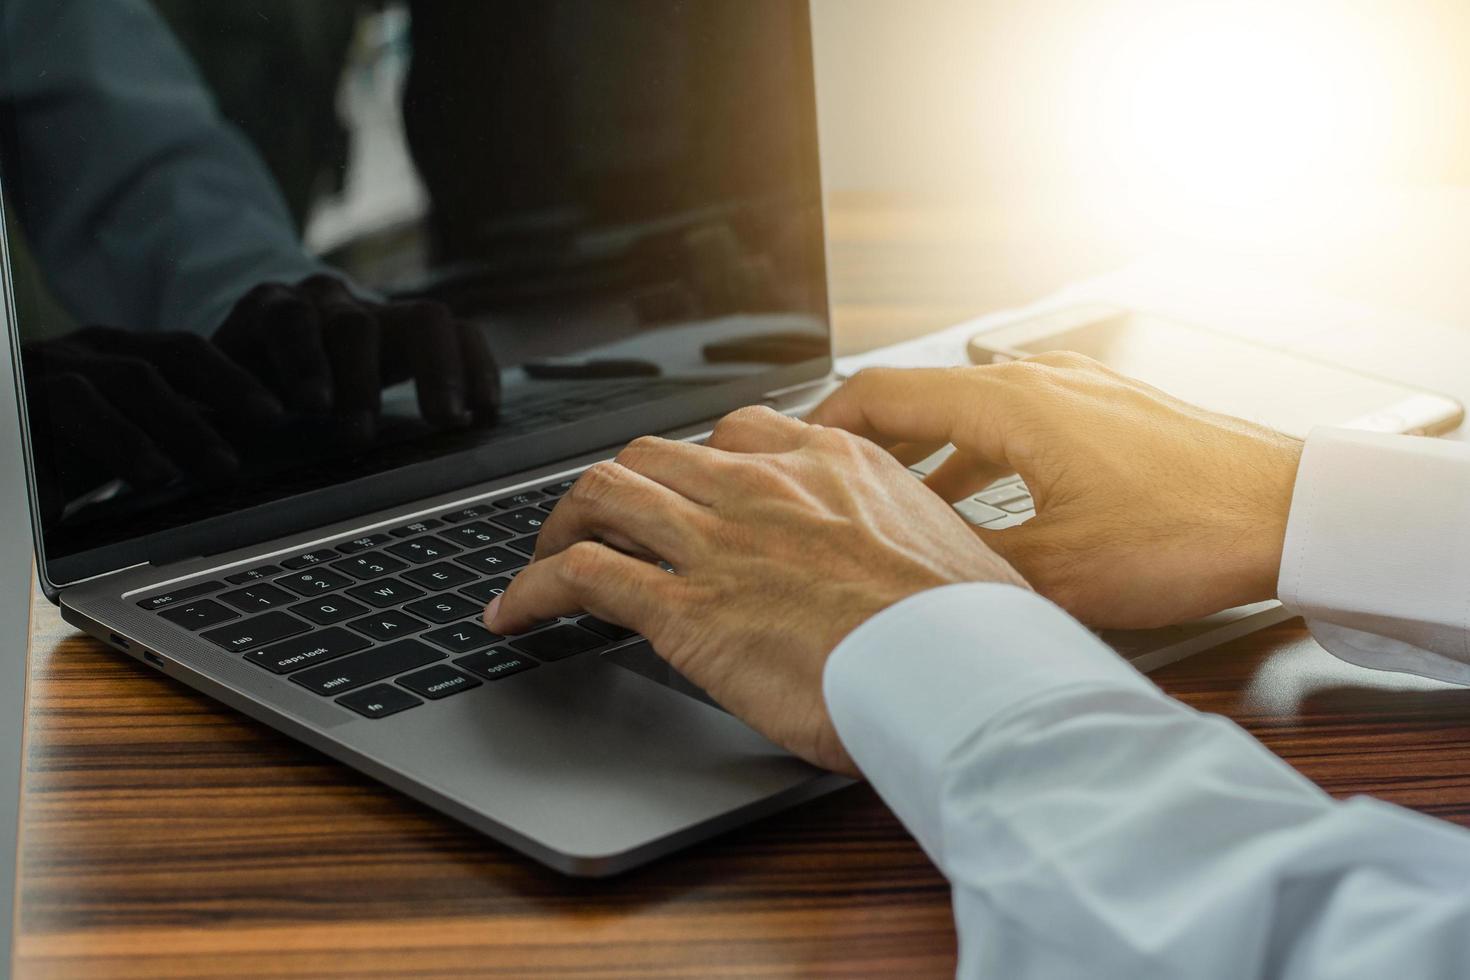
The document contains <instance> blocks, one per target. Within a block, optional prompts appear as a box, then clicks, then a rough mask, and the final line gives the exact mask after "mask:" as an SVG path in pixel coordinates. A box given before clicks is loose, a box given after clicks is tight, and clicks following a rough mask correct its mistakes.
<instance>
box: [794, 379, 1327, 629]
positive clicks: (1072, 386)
mask: <svg viewBox="0 0 1470 980" xmlns="http://www.w3.org/2000/svg"><path fill="white" fill-rule="evenodd" d="M810 420H811V421H812V422H815V423H819V424H822V425H830V426H838V427H840V428H843V429H847V430H848V431H851V432H854V433H857V434H859V435H862V436H865V437H867V438H869V439H872V440H874V441H875V442H878V443H880V444H881V445H884V446H886V447H889V448H890V449H891V450H893V451H894V452H895V453H896V454H898V455H899V456H900V457H901V458H903V459H904V460H906V461H908V462H917V461H918V460H919V459H922V458H924V457H925V456H927V455H928V454H930V453H931V452H933V451H935V450H937V449H939V448H941V447H942V446H944V445H946V444H949V443H953V445H954V446H955V447H956V451H955V453H954V455H953V456H951V457H950V458H949V459H948V460H946V461H945V462H944V464H942V465H941V466H940V467H939V469H937V470H935V471H934V472H933V473H931V474H930V475H929V477H928V479H927V480H926V482H927V484H928V486H929V487H930V489H932V490H933V491H934V492H935V493H937V494H938V495H939V496H940V497H942V498H943V499H944V500H946V501H958V500H961V499H963V498H965V497H967V496H969V495H970V494H972V493H974V492H976V491H978V490H980V489H982V488H984V487H985V486H986V485H987V484H988V483H990V482H991V481H993V480H995V479H996V478H997V477H1000V476H1003V475H1005V474H1006V473H1010V472H1018V473H1020V475H1021V476H1022V477H1023V478H1024V479H1025V481H1026V483H1027V485H1028V486H1029V487H1030V488H1031V493H1032V496H1033V497H1034V498H1035V500H1036V511H1037V513H1036V517H1034V518H1032V519H1031V520H1030V521H1028V522H1027V523H1025V524H1022V525H1020V526H1018V527H1014V528H1010V529H1008V530H1003V531H986V530H984V529H983V528H982V529H978V530H977V531H976V532H975V533H976V534H977V535H978V536H979V537H980V538H981V540H983V541H985V542H986V543H987V544H988V545H990V546H991V547H992V548H994V549H995V550H996V551H997V552H998V553H1000V554H1001V555H1002V556H1004V557H1005V558H1006V559H1007V560H1008V561H1010V562H1011V564H1012V565H1014V566H1015V567H1016V568H1017V569H1018V570H1020V572H1021V573H1022V574H1023V575H1025V576H1026V579H1027V581H1029V582H1030V583H1031V584H1032V585H1033V586H1035V588H1036V589H1037V591H1039V592H1040V593H1041V594H1043V595H1045V596H1047V597H1048V598H1050V599H1052V600H1053V601H1055V602H1056V603H1057V604H1058V605H1060V606H1062V608H1064V609H1066V610H1067V611H1068V612H1070V613H1072V614H1073V615H1075V616H1077V617H1078V618H1079V619H1081V620H1082V621H1083V622H1086V623H1088V624H1090V625H1093V626H1099V627H1117V628H1143V627H1152V626H1161V625H1166V624H1170V623H1178V622H1184V621H1186V620H1190V619H1193V618H1196V617H1199V616H1203V615H1207V614H1209V613H1213V612H1217V611H1219V610H1221V609H1226V608H1229V607H1230V606H1235V605H1240V604H1242V603H1247V602H1254V601H1258V600H1262V599H1268V598H1271V597H1273V596H1275V594H1276V579H1277V574H1278V572H1279V569H1280V566H1281V549H1282V541H1283V539H1284V537H1285V533H1286V520H1287V516H1288V513H1289V512H1290V509H1291V494H1292V486H1293V484H1294V482H1295V480H1296V470H1297V464H1298V462H1299V461H1300V458H1301V444H1300V443H1299V442H1297V441H1296V440H1294V439H1291V438H1288V437H1286V436H1283V435H1280V434H1278V433H1275V432H1272V431H1270V430H1269V429H1265V428H1262V427H1261V426H1258V425H1253V424H1251V423H1248V422H1243V421H1240V420H1239V419H1233V418H1229V417H1227V416H1223V415H1216V414H1214V413H1211V412H1207V411H1205V410H1203V409H1199V408H1195V407H1194V406H1192V405H1188V404H1186V403H1184V402H1182V401H1179V400H1178V399H1176V398H1172V397H1170V396H1169V395H1166V394H1164V393H1163V392H1161V391H1159V390H1157V389H1155V388H1150V387H1149V386H1147V385H1145V384H1142V383H1140V382H1137V381H1133V380H1130V379H1128V378H1125V377H1123V376H1121V375H1119V374H1116V373H1115V372H1113V371H1110V370H1108V369H1107V368H1105V367H1103V366H1102V365H1101V364H1098V363H1097V362H1096V361H1093V360H1091V359H1090V358H1086V357H1083V356H1081V355H1079V354H1066V353H1058V354H1043V355H1040V356H1038V357H1034V358H1029V359H1027V360H1024V361H1015V362H1012V363H1008V364H1000V365H994V366H990V367H974V368H952V369H933V370H873V371H864V372H862V373H861V374H859V375H857V376H856V377H854V378H853V379H852V380H851V381H849V382H848V383H847V384H846V385H844V386H843V387H842V388H841V389H839V390H838V391H837V392H836V393H835V394H833V395H832V396H831V397H830V398H828V399H827V400H826V401H825V402H824V403H822V404H821V405H820V406H818V407H817V408H816V410H815V411H813V412H812V413H811V416H810Z"/></svg>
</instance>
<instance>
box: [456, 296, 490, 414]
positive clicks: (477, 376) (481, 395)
mask: <svg viewBox="0 0 1470 980" xmlns="http://www.w3.org/2000/svg"><path fill="white" fill-rule="evenodd" d="M456 324H457V328H458V330H459V348H460V353H461V356H462V358H463V362H464V383H465V398H466V401H467V403H468V405H469V409H470V411H471V412H472V413H473V414H474V416H475V422H476V423H478V424H480V425H489V424H491V423H493V422H494V421H495V420H496V419H497V418H498V417H499V416H500V365H499V364H498V363H497V362H496V360H495V351H494V349H493V348H492V347H491V346H490V337H489V336H488V333H489V331H487V330H486V329H485V328H484V327H482V326H481V325H480V324H478V323H470V322H467V321H463V320H460V321H456Z"/></svg>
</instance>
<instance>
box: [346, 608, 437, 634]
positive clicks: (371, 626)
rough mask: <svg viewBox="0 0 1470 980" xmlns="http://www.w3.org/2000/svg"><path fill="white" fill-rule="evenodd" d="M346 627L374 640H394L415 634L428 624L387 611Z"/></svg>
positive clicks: (405, 614) (399, 613)
mask: <svg viewBox="0 0 1470 980" xmlns="http://www.w3.org/2000/svg"><path fill="white" fill-rule="evenodd" d="M347 625H348V626H351V627H352V628H353V629H355V630H358V631H359V632H362V633H366V634H367V635H368V636H371V637H372V638H373V639H375V640H396V639H398V638H399V637H400V636H408V635H409V634H411V633H417V632H418V631H419V630H421V629H423V628H424V627H426V626H428V625H429V624H428V623H425V622H421V621H420V620H417V619H414V618H413V617H412V616H410V615H408V614H407V613H404V612H399V611H398V610H396V609H389V610H387V611H386V612H380V613H374V614H373V615H371V616H364V617H363V618H362V619H354V620H353V621H352V622H350V623H348V624H347Z"/></svg>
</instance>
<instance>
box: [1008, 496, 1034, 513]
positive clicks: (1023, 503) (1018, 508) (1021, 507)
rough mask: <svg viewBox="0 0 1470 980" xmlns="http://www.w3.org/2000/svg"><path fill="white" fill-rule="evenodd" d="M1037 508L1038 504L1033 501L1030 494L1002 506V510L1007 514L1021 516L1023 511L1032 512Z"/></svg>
mask: <svg viewBox="0 0 1470 980" xmlns="http://www.w3.org/2000/svg"><path fill="white" fill-rule="evenodd" d="M1035 506H1036V502H1035V501H1033V500H1032V499H1031V495H1030V494H1027V495H1026V496H1024V497H1021V498H1019V499H1017V500H1008V501H1006V502H1005V503H1003V504H1001V505H1000V509H1001V510H1003V511H1005V512H1006V513H1007V514H1019V513H1021V512H1022V511H1027V510H1031V509H1032V508H1034V507H1035Z"/></svg>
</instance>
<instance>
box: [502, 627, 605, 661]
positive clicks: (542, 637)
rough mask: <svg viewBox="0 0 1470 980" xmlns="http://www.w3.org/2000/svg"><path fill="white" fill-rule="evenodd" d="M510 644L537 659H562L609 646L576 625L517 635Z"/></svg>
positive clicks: (601, 639)
mask: <svg viewBox="0 0 1470 980" xmlns="http://www.w3.org/2000/svg"><path fill="white" fill-rule="evenodd" d="M510 645H511V646H512V647H514V648H515V649H516V650H519V651H520V652H521V653H529V654H530V655H531V656H533V657H535V658H536V659H537V660H561V659H562V658H564V657H570V656H573V655H574V654H578V653H586V652H587V651H588V650H596V649H597V648H598V647H602V646H607V640H605V639H603V638H602V637H600V636H598V635H597V634H596V633H589V632H587V631H586V630H584V629H579V628H578V627H576V626H553V627H552V628H551V629H549V630H542V631H541V632H540V633H532V634H531V635H530V636H521V637H517V638H516V639H514V640H511V641H510Z"/></svg>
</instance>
